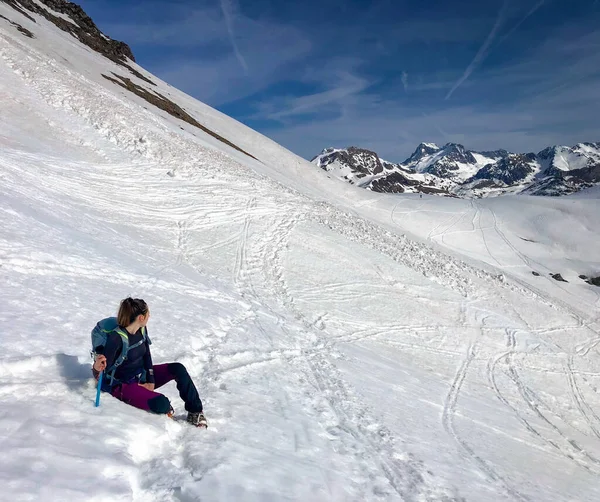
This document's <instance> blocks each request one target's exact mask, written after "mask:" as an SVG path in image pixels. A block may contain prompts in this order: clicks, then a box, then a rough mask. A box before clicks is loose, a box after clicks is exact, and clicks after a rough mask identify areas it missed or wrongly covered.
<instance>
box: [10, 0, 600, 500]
mask: <svg viewBox="0 0 600 502" xmlns="http://www.w3.org/2000/svg"><path fill="white" fill-rule="evenodd" d="M0 15H3V16H5V17H7V18H9V19H11V20H13V21H15V22H18V23H19V24H21V25H23V26H24V27H25V28H27V29H29V30H31V31H32V32H33V33H34V34H35V36H36V38H35V39H33V40H29V39H26V38H25V37H23V35H22V34H21V33H19V32H18V31H17V30H15V29H14V27H13V26H11V25H10V24H8V23H7V22H5V21H4V20H3V19H0V99H1V102H2V107H3V108H2V114H0V146H1V148H0V181H1V182H0V211H1V213H2V217H1V220H0V221H1V226H0V442H1V444H2V445H3V453H4V454H3V455H2V456H0V483H1V485H2V487H3V489H2V498H5V499H6V500H32V499H33V500H65V499H79V498H83V497H85V498H86V499H88V500H140V501H141V500H144V501H153V500H156V501H165V500H245V501H246V500H248V501H252V500H256V501H259V500H260V501H264V500H302V501H305V500H311V501H319V500H323V501H325V500H336V501H365V500H368V501H370V500H386V501H388V500H390V501H392V500H408V501H424V500H429V501H435V500H439V501H449V500H468V501H478V502H479V501H504V500H529V501H537V500H543V501H567V500H578V501H590V502H591V501H595V500H598V498H599V497H600V485H599V484H598V482H597V480H598V476H599V474H600V395H599V391H598V388H599V386H600V378H599V374H600V373H599V368H598V363H597V361H598V355H599V352H598V347H599V346H600V333H599V325H598V321H599V318H598V307H599V306H600V295H599V293H598V291H600V290H598V289H597V288H594V287H592V286H589V285H587V284H585V283H583V282H582V281H580V282H578V279H577V278H576V276H575V274H576V273H578V272H579V273H588V274H593V273H594V272H595V273H598V272H600V263H599V262H598V256H599V253H598V251H599V250H600V240H599V239H600V238H599V236H600V223H599V222H598V218H597V214H598V208H599V203H598V200H599V199H598V198H597V197H596V196H595V194H594V192H590V193H589V194H588V195H587V196H583V194H582V195H581V196H573V197H568V198H564V199H560V200H558V199H539V198H530V197H523V198H520V197H505V198H503V199H489V200H482V201H473V202H470V201H464V200H457V199H445V198H435V197H427V196H424V197H423V199H419V198H418V197H415V196H411V195H404V196H393V195H382V194H376V193H372V192H368V191H365V190H361V189H359V188H356V187H352V186H349V185H347V184H346V183H344V182H342V181H339V180H334V179H330V178H328V176H327V173H325V172H322V171H321V170H319V169H317V168H315V167H314V166H312V165H311V164H309V163H308V162H305V161H302V160H301V159H299V158H298V157H296V156H294V155H293V154H291V153H290V152H287V151H286V150H284V149H283V148H281V147H280V146H278V145H276V144H275V143H273V142H272V141H270V140H267V139H266V138H264V137H263V136H261V135H259V134H257V133H255V132H253V131H251V130H249V129H247V128H246V127H245V126H243V125H242V124H239V123H237V122H235V121H233V120H231V119H229V118H227V117H226V116H224V115H222V114H220V113H219V112H217V111H215V110H212V109H210V108H209V107H207V106H206V105H203V104H201V103H198V102H196V101H194V100H193V99H191V98H189V97H187V96H185V95H183V94H182V93H180V92H179V91H176V90H175V89H172V88H170V87H169V86H167V85H166V84H164V83H162V82H160V81H159V80H158V79H156V78H155V77H153V76H150V77H151V79H152V80H153V81H154V82H155V83H157V84H158V85H157V88H158V90H159V92H161V93H162V94H164V95H168V96H169V97H170V98H171V99H173V100H175V101H176V102H177V103H178V104H179V105H180V106H181V107H182V108H184V109H185V110H186V111H187V112H188V113H189V114H191V115H192V116H193V117H195V118H196V120H199V121H200V122H201V123H202V124H203V125H205V126H206V127H209V128H210V129H211V130H213V131H215V132H217V133H218V134H221V135H223V136H224V137H226V138H227V139H229V140H230V141H232V142H234V143H235V144H236V145H237V146H238V147H240V148H241V149H243V150H245V151H246V152H248V153H250V154H251V155H253V156H254V157H256V159H258V160H254V159H253V158H251V157H249V156H248V155H246V154H244V153H242V152H240V151H239V150H236V149H234V148H231V147H229V146H227V145H225V144H224V143H223V142H221V141H219V140H217V139H215V138H214V137H213V136H210V135H208V134H205V133H203V132H202V131H200V130H199V129H197V128H194V127H193V126H191V125H189V124H187V123H184V122H182V121H179V120H177V119H175V118H173V117H171V116H170V115H167V114H166V113H164V112H162V111H159V110H158V109H156V108H154V107H153V106H152V105H149V104H148V103H147V102H145V101H143V100H142V99H140V98H138V97H136V96H133V95H132V94H131V93H129V92H128V91H126V90H125V89H123V88H121V87H117V86H115V85H114V84H113V83H111V82H110V81H108V80H106V79H104V78H103V77H102V76H101V74H102V73H106V72H109V71H115V72H117V71H121V72H122V69H119V67H117V66H116V65H115V64H114V63H112V62H110V61H108V60H106V59H104V58H103V57H101V56H100V55H98V54H96V53H93V52H91V51H90V50H88V49H87V48H85V47H83V46H81V45H80V44H79V43H78V42H77V41H76V40H75V39H74V38H73V37H71V36H70V35H68V34H67V33H63V32H59V31H57V30H56V29H55V28H54V27H53V25H51V24H50V23H48V22H47V21H45V20H43V19H41V18H37V17H36V19H37V23H32V22H31V21H29V20H27V19H26V18H25V17H23V16H21V15H20V14H18V13H16V12H15V11H14V10H12V9H10V8H9V7H7V6H6V5H4V4H0ZM136 69H138V71H141V72H143V69H141V68H139V67H136ZM145 75H147V73H145ZM131 78H132V80H133V79H135V77H133V76H131ZM136 82H137V83H139V84H140V85H141V83H142V82H141V81H139V80H136ZM524 239H528V240H524ZM531 241H534V242H531ZM532 270H535V271H537V272H539V273H540V274H542V275H541V276H539V277H535V276H533V275H532V274H531V271H532ZM549 272H553V273H562V275H563V276H564V277H565V278H566V279H567V280H569V282H568V283H558V282H557V281H555V280H554V279H549V278H548V276H547V274H548V273H549ZM130 294H131V295H134V296H136V297H141V298H145V299H146V300H147V301H148V303H149V305H150V308H151V311H152V319H151V322H150V326H149V330H150V335H151V337H152V339H153V342H154V343H153V356H154V360H155V362H157V363H158V362H167V361H173V360H178V361H180V362H182V363H184V364H185V365H186V366H187V368H188V369H189V371H190V374H191V375H192V377H193V378H194V380H195V381H196V383H197V385H198V387H199V390H200V394H201V396H202V398H203V400H204V403H205V409H206V414H207V417H208V419H209V422H210V428H209V429H208V430H206V431H199V430H195V429H192V428H189V427H187V426H185V425H181V424H179V423H176V422H173V421H171V420H169V419H166V418H164V417H158V416H152V415H149V414H147V413H144V412H141V411H138V410H135V409H133V408H131V407H129V406H127V405H125V404H123V403H120V402H118V401H116V400H114V399H112V398H110V397H107V396H103V399H102V404H101V406H100V407H99V408H94V407H93V399H94V388H93V382H92V380H91V379H90V378H89V375H90V361H89V357H88V350H89V344H90V340H89V331H90V330H91V328H92V327H93V325H94V324H95V322H96V321H97V320H98V319H99V318H101V317H104V316H108V315H112V314H114V311H115V309H116V307H117V305H118V301H119V300H120V299H121V298H123V297H125V296H127V295H130ZM164 392H165V393H166V394H167V395H168V396H169V397H170V398H172V400H173V403H174V405H175V407H176V411H177V412H178V413H179V414H183V407H182V405H181V403H180V402H179V400H178V399H177V397H176V390H175V388H174V386H172V385H171V386H167V387H166V388H165V389H164Z"/></svg>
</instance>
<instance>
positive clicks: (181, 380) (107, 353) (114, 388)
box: [92, 298, 207, 427]
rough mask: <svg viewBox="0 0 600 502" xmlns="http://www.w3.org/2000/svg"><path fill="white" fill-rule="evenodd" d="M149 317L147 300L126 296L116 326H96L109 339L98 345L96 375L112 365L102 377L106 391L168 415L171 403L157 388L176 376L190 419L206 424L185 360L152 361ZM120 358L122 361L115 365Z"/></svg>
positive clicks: (199, 423) (135, 404) (118, 397)
mask: <svg viewBox="0 0 600 502" xmlns="http://www.w3.org/2000/svg"><path fill="white" fill-rule="evenodd" d="M149 319H150V311H149V309H148V305H147V304H146V302H145V301H144V300H140V299H133V298H125V299H124V300H123V301H122V302H121V305H120V307H119V314H118V316H117V318H116V320H115V319H114V318H112V320H113V322H114V321H116V322H114V324H115V325H116V326H111V327H110V328H109V329H108V330H107V329H106V326H101V323H102V322H104V321H101V323H99V324H98V326H96V328H95V330H100V331H102V334H103V336H105V339H106V343H105V345H104V346H98V347H96V348H95V349H94V351H95V353H96V359H95V362H94V366H93V371H94V376H95V377H96V378H98V377H99V375H100V372H101V371H104V370H106V368H108V369H109V371H108V372H107V375H105V376H103V381H102V390H103V391H104V392H110V394H111V395H113V396H114V397H116V398H117V399H120V400H121V401H123V402H124V403H127V404H130V405H132V406H135V407H136V408H140V409H142V410H146V411H151V412H153V413H160V414H166V415H168V416H173V408H172V407H171V403H170V402H169V400H168V399H167V397H166V396H164V395H162V394H160V393H158V392H154V389H158V388H159V387H162V386H163V385H165V384H166V383H167V382H170V381H171V380H175V381H176V382H177V390H179V395H180V396H181V399H183V401H184V402H185V409H186V410H187V412H188V416H187V421H188V422H189V423H191V424H193V425H195V426H197V427H206V426H207V422H206V419H205V418H204V415H203V414H202V402H201V401H200V396H199V395H198V391H197V390H196V387H195V386H194V382H192V379H191V378H190V375H189V374H188V372H187V370H186V369H185V366H183V365H182V364H181V363H168V364H158V365H153V364H152V356H151V355H150V342H149V340H148V337H147V335H146V324H148V320H149ZM105 321H110V320H109V319H105ZM92 336H93V335H92ZM124 340H125V344H127V353H126V355H125V358H121V357H120V356H121V354H122V352H123V346H124ZM118 361H120V364H119V365H118V366H117V367H116V369H113V366H114V364H115V362H118Z"/></svg>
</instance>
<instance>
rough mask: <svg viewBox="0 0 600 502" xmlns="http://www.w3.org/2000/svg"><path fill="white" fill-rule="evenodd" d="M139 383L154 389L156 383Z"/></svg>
mask: <svg viewBox="0 0 600 502" xmlns="http://www.w3.org/2000/svg"><path fill="white" fill-rule="evenodd" d="M138 385H140V386H142V387H144V388H146V389H148V390H152V391H153V390H154V384H153V383H138Z"/></svg>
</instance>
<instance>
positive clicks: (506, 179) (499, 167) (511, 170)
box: [467, 153, 535, 185]
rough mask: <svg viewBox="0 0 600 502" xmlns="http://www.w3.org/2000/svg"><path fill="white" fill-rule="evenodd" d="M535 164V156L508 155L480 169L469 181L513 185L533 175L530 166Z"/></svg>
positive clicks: (529, 154)
mask: <svg viewBox="0 0 600 502" xmlns="http://www.w3.org/2000/svg"><path fill="white" fill-rule="evenodd" d="M533 162H535V154H533V153H525V154H509V155H508V156H506V157H504V158H503V159H501V160H499V161H498V162H497V163H496V164H488V165H487V166H485V167H483V168H481V169H480V170H479V171H478V172H477V174H475V176H473V177H472V178H471V179H470V180H467V182H469V181H473V180H475V179H489V180H499V181H501V182H502V183H504V184H506V185H514V184H515V183H518V182H520V181H523V180H524V179H525V178H527V176H529V175H530V174H531V173H533V167H532V166H531V164H532V163H533Z"/></svg>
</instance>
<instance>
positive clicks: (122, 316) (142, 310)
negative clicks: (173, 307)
mask: <svg viewBox="0 0 600 502" xmlns="http://www.w3.org/2000/svg"><path fill="white" fill-rule="evenodd" d="M147 313H148V304H147V303H146V302H145V301H144V300H142V299H141V298H135V299H134V298H131V297H129V298H125V299H124V300H122V301H121V305H120V306H119V313H118V314H117V322H118V323H119V325H120V326H123V327H127V326H129V325H130V324H132V323H133V322H134V321H135V318H136V317H137V316H139V315H146V314H147Z"/></svg>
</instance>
